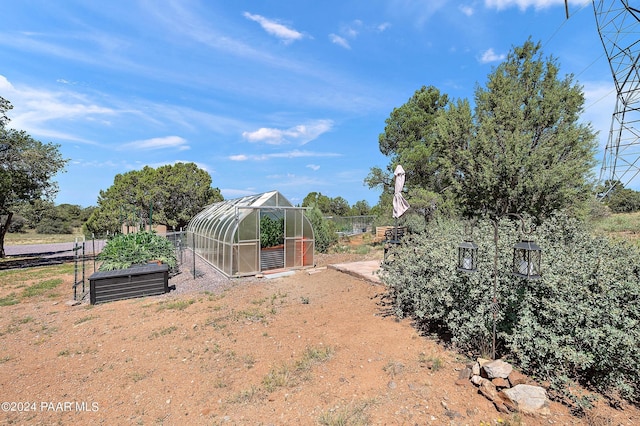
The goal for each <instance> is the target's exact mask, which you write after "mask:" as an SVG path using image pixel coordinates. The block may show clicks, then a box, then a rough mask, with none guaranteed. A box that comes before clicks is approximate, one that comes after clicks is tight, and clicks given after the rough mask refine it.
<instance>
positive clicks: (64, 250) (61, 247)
mask: <svg viewBox="0 0 640 426" xmlns="http://www.w3.org/2000/svg"><path fill="white" fill-rule="evenodd" d="M105 243H106V241H105V240H95V241H86V242H85V246H84V254H91V253H93V251H94V246H95V252H96V253H100V252H101V251H102V248H103V247H104V245H105ZM75 244H76V243H52V244H24V245H15V246H7V245H5V246H4V253H5V255H7V256H21V255H34V254H39V253H47V254H46V255H45V256H44V257H59V256H73V248H74V246H75ZM78 244H79V245H80V246H82V242H79V243H78Z"/></svg>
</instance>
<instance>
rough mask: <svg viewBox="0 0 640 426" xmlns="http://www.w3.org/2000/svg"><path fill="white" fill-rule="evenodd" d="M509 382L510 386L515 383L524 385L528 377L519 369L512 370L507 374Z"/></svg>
mask: <svg viewBox="0 0 640 426" xmlns="http://www.w3.org/2000/svg"><path fill="white" fill-rule="evenodd" d="M508 379H509V383H511V387H514V386H516V385H524V384H526V383H527V382H528V381H529V378H528V377H527V376H525V375H524V374H522V373H521V372H519V371H516V370H513V371H512V372H511V374H509V377H508Z"/></svg>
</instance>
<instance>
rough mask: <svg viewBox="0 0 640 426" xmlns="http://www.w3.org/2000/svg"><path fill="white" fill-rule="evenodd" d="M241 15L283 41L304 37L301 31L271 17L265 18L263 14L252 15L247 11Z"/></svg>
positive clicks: (288, 41) (287, 41)
mask: <svg viewBox="0 0 640 426" xmlns="http://www.w3.org/2000/svg"><path fill="white" fill-rule="evenodd" d="M243 16H244V17H245V18H247V19H250V20H252V21H254V22H257V23H258V24H260V26H261V27H262V29H264V30H265V31H266V32H267V33H269V34H271V35H273V36H275V37H277V38H279V39H281V40H282V41H283V42H284V43H291V42H293V41H296V40H300V39H302V38H303V37H304V35H303V34H302V33H301V32H299V31H296V30H294V29H291V28H289V27H286V26H285V25H282V24H280V23H278V22H276V21H273V20H271V19H267V18H265V17H264V16H260V15H253V14H251V13H249V12H244V13H243Z"/></svg>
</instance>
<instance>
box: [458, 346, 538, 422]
mask: <svg viewBox="0 0 640 426" xmlns="http://www.w3.org/2000/svg"><path fill="white" fill-rule="evenodd" d="M458 379H459V381H460V382H466V381H467V380H471V383H473V384H474V385H475V386H477V387H478V391H479V392H480V393H481V394H482V395H484V396H485V397H486V398H487V399H489V400H490V401H491V402H493V404H494V405H495V406H496V409H497V410H498V411H500V412H502V413H512V412H520V413H522V414H530V415H542V416H544V415H548V414H549V413H550V411H549V398H548V397H547V391H546V390H545V389H544V388H543V387H541V386H537V385H535V384H530V383H529V379H528V378H527V376H525V375H524V374H522V373H519V372H517V371H515V370H514V369H513V367H511V365H510V364H509V363H507V362H504V361H502V360H500V359H498V360H495V361H491V360H487V359H482V358H478V360H477V362H475V363H473V364H469V365H467V366H466V368H464V369H463V370H462V371H461V372H460V376H459V377H458Z"/></svg>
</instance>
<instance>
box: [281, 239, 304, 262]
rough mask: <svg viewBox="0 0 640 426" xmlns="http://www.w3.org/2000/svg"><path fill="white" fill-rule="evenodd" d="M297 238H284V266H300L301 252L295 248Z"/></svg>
mask: <svg viewBox="0 0 640 426" xmlns="http://www.w3.org/2000/svg"><path fill="white" fill-rule="evenodd" d="M297 243H298V240H294V239H291V238H289V239H286V240H284V267H285V268H295V267H298V266H302V253H301V252H300V250H296V248H297V247H298V244H297Z"/></svg>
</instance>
